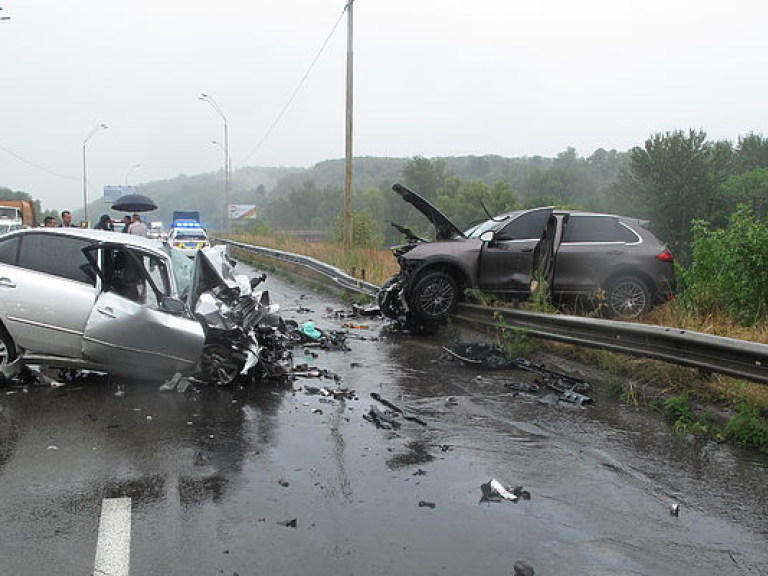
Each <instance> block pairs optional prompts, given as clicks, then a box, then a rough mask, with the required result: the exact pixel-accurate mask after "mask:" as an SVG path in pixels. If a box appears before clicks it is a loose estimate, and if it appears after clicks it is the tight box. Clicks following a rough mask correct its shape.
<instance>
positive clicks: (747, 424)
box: [725, 402, 768, 452]
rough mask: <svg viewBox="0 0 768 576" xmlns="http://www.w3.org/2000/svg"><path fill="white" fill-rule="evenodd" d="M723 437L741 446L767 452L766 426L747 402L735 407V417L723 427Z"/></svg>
mask: <svg viewBox="0 0 768 576" xmlns="http://www.w3.org/2000/svg"><path fill="white" fill-rule="evenodd" d="M725 437H726V438H728V439H729V440H732V441H733V442H736V443H737V444H740V445H742V446H750V447H755V448H758V449H759V450H761V451H763V452H768V425H766V423H765V422H764V421H763V420H762V419H761V418H760V415H759V413H758V411H757V408H755V407H754V406H750V405H749V404H748V403H747V402H739V403H738V404H737V405H736V415H735V416H734V417H733V418H731V419H730V421H729V422H728V424H727V425H726V426H725Z"/></svg>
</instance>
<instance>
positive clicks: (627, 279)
mask: <svg viewBox="0 0 768 576" xmlns="http://www.w3.org/2000/svg"><path fill="white" fill-rule="evenodd" d="M606 300H607V305H608V315H609V316H611V317H613V318H626V319H629V318H637V317H639V316H642V315H643V314H645V313H646V312H648V311H649V310H650V309H651V304H652V303H651V291H650V290H649V289H648V286H647V285H646V283H645V282H643V281H642V280H640V279H639V278H634V277H632V276H623V277H621V278H617V279H616V280H614V281H613V282H612V283H611V285H610V286H609V287H608V291H607V294H606Z"/></svg>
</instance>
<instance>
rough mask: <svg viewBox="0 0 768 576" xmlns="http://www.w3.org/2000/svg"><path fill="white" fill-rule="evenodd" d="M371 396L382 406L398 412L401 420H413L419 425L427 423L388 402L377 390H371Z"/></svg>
mask: <svg viewBox="0 0 768 576" xmlns="http://www.w3.org/2000/svg"><path fill="white" fill-rule="evenodd" d="M371 398H373V399H374V400H376V401H377V402H380V403H382V404H383V405H384V406H386V407H387V408H389V409H390V410H392V411H393V412H396V413H397V414H399V415H400V416H401V417H402V418H403V420H408V421H409V422H415V423H416V424H419V425H420V426H426V425H427V423H426V422H424V420H422V419H421V418H418V417H416V416H411V415H409V414H406V413H405V411H404V410H403V409H402V408H400V407H399V406H397V405H395V404H392V402H390V401H389V400H385V399H384V398H382V397H381V395H380V394H378V393H377V392H371Z"/></svg>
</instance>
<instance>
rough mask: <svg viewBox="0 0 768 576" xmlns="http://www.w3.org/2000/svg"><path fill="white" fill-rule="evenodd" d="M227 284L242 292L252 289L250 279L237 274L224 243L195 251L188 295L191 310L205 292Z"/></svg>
mask: <svg viewBox="0 0 768 576" xmlns="http://www.w3.org/2000/svg"><path fill="white" fill-rule="evenodd" d="M222 284H224V285H226V286H227V287H229V288H239V289H240V292H241V293H242V294H248V293H250V291H251V287H250V280H249V279H248V277H247V276H245V275H243V274H235V263H234V261H233V260H232V259H231V258H230V257H229V256H228V255H227V247H226V245H224V244H220V245H217V246H213V247H210V248H203V249H202V250H198V251H197V252H196V253H195V266H194V272H193V274H192V287H191V289H190V291H189V294H188V296H187V304H188V306H189V309H190V310H194V306H195V303H196V302H197V300H198V298H199V297H200V295H201V294H203V293H204V292H208V291H209V290H212V289H213V288H215V287H216V286H221V285H222Z"/></svg>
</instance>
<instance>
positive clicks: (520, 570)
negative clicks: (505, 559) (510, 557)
mask: <svg viewBox="0 0 768 576" xmlns="http://www.w3.org/2000/svg"><path fill="white" fill-rule="evenodd" d="M514 571H515V572H514V576H534V574H535V573H534V571H533V566H531V565H530V564H528V562H526V561H525V560H518V561H517V562H515V566H514Z"/></svg>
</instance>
